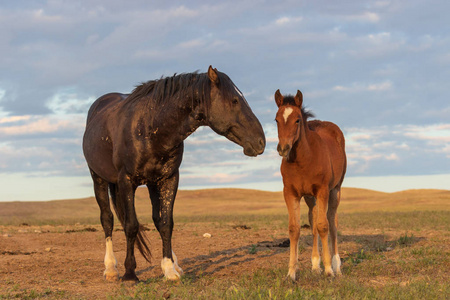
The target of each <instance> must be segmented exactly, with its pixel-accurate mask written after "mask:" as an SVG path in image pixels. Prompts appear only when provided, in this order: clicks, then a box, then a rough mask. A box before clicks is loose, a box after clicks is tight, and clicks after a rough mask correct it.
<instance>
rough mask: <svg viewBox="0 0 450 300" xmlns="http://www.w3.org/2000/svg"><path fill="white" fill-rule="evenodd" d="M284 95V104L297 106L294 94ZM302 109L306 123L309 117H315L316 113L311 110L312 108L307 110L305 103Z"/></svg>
mask: <svg viewBox="0 0 450 300" xmlns="http://www.w3.org/2000/svg"><path fill="white" fill-rule="evenodd" d="M283 97H284V98H283V105H286V104H289V105H293V106H297V104H295V99H294V96H292V95H285V96H283ZM301 111H302V116H303V121H304V122H305V124H306V122H307V121H308V119H310V118H314V117H315V115H314V113H313V112H311V111H310V110H307V109H306V108H305V107H304V106H303V105H302V107H301Z"/></svg>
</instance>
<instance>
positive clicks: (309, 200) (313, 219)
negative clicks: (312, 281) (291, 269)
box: [304, 196, 322, 273]
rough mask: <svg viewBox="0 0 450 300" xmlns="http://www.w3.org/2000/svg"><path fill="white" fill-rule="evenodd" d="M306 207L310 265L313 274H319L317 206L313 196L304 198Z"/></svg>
mask: <svg viewBox="0 0 450 300" xmlns="http://www.w3.org/2000/svg"><path fill="white" fill-rule="evenodd" d="M304 198H305V202H306V205H308V208H309V212H308V218H309V225H310V226H311V232H312V235H313V249H312V253H311V264H312V270H313V271H314V272H317V273H320V272H322V270H321V269H320V255H319V232H318V231H317V226H316V223H317V205H316V198H315V197H314V196H305V197H304Z"/></svg>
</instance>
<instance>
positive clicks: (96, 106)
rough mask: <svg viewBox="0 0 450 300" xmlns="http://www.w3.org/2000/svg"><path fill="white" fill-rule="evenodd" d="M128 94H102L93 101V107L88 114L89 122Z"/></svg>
mask: <svg viewBox="0 0 450 300" xmlns="http://www.w3.org/2000/svg"><path fill="white" fill-rule="evenodd" d="M128 96H129V95H128V94H120V93H109V94H105V95H103V96H101V97H100V98H98V99H97V100H95V101H94V103H92V105H91V107H90V108H89V111H88V116H87V123H89V121H90V120H91V119H92V118H93V117H94V116H95V115H97V114H99V113H101V112H102V111H104V110H106V109H107V108H109V107H112V106H114V104H116V103H118V102H120V101H122V100H123V99H125V98H127V97H128Z"/></svg>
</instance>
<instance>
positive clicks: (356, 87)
mask: <svg viewBox="0 0 450 300" xmlns="http://www.w3.org/2000/svg"><path fill="white" fill-rule="evenodd" d="M392 88H393V85H392V82H390V81H384V82H380V83H371V84H363V83H353V84H352V85H351V86H343V85H336V86H334V87H333V91H337V92H348V93H357V92H381V91H388V90H391V89H392Z"/></svg>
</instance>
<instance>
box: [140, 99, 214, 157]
mask: <svg viewBox="0 0 450 300" xmlns="http://www.w3.org/2000/svg"><path fill="white" fill-rule="evenodd" d="M179 99H183V100H184V101H185V102H184V103H174V102H172V103H169V102H166V103H161V104H160V106H159V107H151V108H150V107H149V106H148V104H146V103H144V102H142V103H141V104H140V105H137V106H136V107H135V108H134V109H135V110H136V111H137V113H138V114H141V116H142V117H140V119H141V120H142V121H143V122H144V123H145V124H144V127H145V128H146V130H147V131H148V132H147V134H148V135H154V136H153V138H154V139H156V141H157V142H158V143H159V144H161V146H163V145H164V148H170V147H176V146H178V145H179V144H180V143H181V142H183V140H185V139H186V138H187V137H188V136H189V135H191V134H192V133H193V132H194V131H195V130H196V129H197V128H198V127H199V126H202V125H205V124H203V123H202V120H198V119H197V118H196V117H195V116H196V114H201V111H202V108H201V107H200V104H198V101H193V99H191V98H190V97H185V96H183V95H180V96H179ZM168 101H170V99H168ZM149 109H150V111H151V113H149V112H148V110H149Z"/></svg>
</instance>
